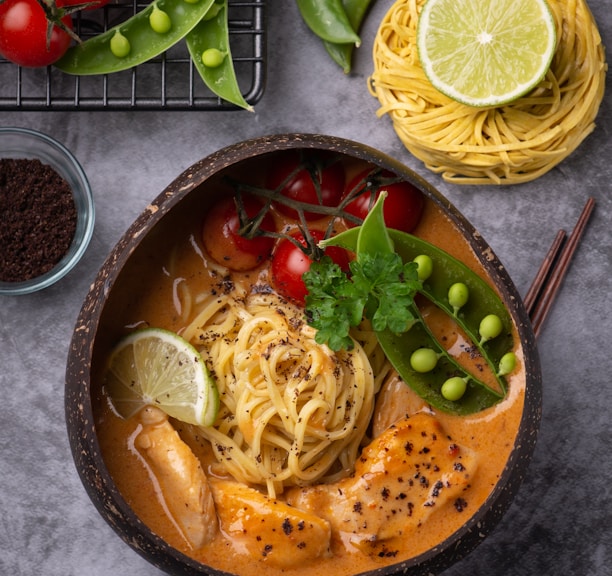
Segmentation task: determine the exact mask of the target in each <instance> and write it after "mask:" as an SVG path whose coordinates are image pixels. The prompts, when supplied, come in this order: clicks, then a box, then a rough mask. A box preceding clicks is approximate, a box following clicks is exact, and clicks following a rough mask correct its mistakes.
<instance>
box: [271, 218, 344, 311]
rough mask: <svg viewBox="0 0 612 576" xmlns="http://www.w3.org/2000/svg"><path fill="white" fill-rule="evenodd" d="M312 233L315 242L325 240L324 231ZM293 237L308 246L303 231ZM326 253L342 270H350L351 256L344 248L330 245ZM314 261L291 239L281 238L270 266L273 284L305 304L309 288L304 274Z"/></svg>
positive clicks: (289, 297) (286, 295) (286, 294)
mask: <svg viewBox="0 0 612 576" xmlns="http://www.w3.org/2000/svg"><path fill="white" fill-rule="evenodd" d="M310 234H311V236H312V238H313V239H314V240H315V242H319V241H320V240H323V237H324V234H323V232H319V231H318V230H311V231H310ZM293 238H295V239H296V240H297V241H298V242H299V243H300V244H301V245H302V246H304V247H305V246H307V242H306V240H305V239H304V236H303V235H302V234H301V233H298V234H294V235H293ZM325 255H326V256H329V257H330V258H331V259H332V260H333V261H334V262H335V263H336V264H338V266H340V268H342V270H344V271H345V272H348V270H349V262H350V258H349V255H348V252H347V251H346V250H344V248H340V247H338V246H329V247H328V248H326V249H325ZM312 262H313V260H312V258H310V257H309V256H307V255H306V254H305V253H304V251H303V250H301V249H300V248H299V247H298V246H296V245H295V244H294V243H293V242H292V241H291V240H289V239H287V238H285V239H283V240H281V241H280V242H279V244H278V246H277V247H276V249H275V250H274V254H273V255H272V264H271V266H270V272H271V275H272V284H273V285H274V288H275V289H276V291H277V292H278V293H279V294H281V295H282V296H284V297H285V298H288V299H290V300H293V301H295V302H297V303H298V304H301V305H302V306H303V305H304V299H305V297H306V294H307V290H306V285H305V284H304V280H302V275H303V274H304V272H307V271H308V270H309V269H310V265H311V264H312Z"/></svg>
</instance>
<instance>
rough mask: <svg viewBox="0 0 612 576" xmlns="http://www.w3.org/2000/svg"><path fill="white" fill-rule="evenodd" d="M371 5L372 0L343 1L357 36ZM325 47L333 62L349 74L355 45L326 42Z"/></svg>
mask: <svg viewBox="0 0 612 576" xmlns="http://www.w3.org/2000/svg"><path fill="white" fill-rule="evenodd" d="M370 4H371V0H342V5H343V7H344V11H345V12H346V16H347V18H348V21H349V23H350V25H351V26H352V28H353V30H354V31H355V32H356V33H357V34H359V30H360V29H361V24H362V23H363V20H364V18H365V15H366V14H367V12H368V9H369V7H370ZM323 45H324V46H325V50H327V53H328V54H329V55H330V56H331V58H332V60H333V61H334V62H335V63H336V64H338V66H340V68H342V70H343V71H344V73H345V74H349V73H350V71H351V68H352V65H353V53H354V51H355V43H353V42H349V43H343V44H338V43H334V42H328V41H326V40H324V41H323Z"/></svg>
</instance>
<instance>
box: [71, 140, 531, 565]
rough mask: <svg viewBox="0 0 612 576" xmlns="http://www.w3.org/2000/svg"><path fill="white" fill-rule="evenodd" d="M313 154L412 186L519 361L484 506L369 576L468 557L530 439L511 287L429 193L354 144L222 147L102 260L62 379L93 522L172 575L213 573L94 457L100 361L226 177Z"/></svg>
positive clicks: (478, 242) (501, 504)
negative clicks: (493, 299)
mask: <svg viewBox="0 0 612 576" xmlns="http://www.w3.org/2000/svg"><path fill="white" fill-rule="evenodd" d="M296 148H297V149H300V148H308V149H317V150H325V151H332V152H336V153H339V154H342V155H344V156H345V157H346V158H348V159H350V161H363V162H368V163H372V164H375V165H377V166H379V167H382V168H385V169H389V170H391V171H393V172H395V173H396V174H398V175H401V176H402V177H403V178H405V179H406V180H408V181H409V182H411V183H413V184H415V185H416V186H417V187H418V188H420V189H421V190H422V191H423V192H424V194H425V195H426V196H427V198H428V200H429V201H431V202H432V203H433V204H435V205H436V206H438V207H439V208H440V209H441V210H443V211H444V213H445V214H446V216H447V218H448V220H449V221H451V222H452V223H453V224H454V226H455V227H456V228H457V229H458V230H459V231H460V233H461V234H462V235H463V237H464V238H465V239H466V241H467V243H468V244H469V245H470V247H471V249H472V250H473V252H474V254H475V255H476V257H477V258H478V260H479V261H480V262H481V264H482V266H483V267H484V268H485V270H487V272H488V274H489V275H490V277H491V279H492V280H493V282H494V284H495V287H496V289H497V290H498V292H499V294H500V295H501V297H502V299H503V300H504V302H505V303H506V305H507V307H508V309H509V312H510V314H511V316H512V319H513V322H514V324H515V326H516V331H517V334H518V336H519V338H520V340H521V344H522V350H523V353H524V357H523V363H524V371H525V379H526V387H525V398H524V407H523V413H522V417H521V421H520V425H519V428H518V432H517V435H516V438H515V441H514V446H513V448H512V450H511V452H510V455H509V458H508V460H507V463H506V465H505V468H504V470H503V472H502V474H501V478H500V480H499V481H498V482H497V484H496V486H495V488H494V489H493V490H492V492H491V493H490V495H489V496H488V498H487V500H486V501H485V502H484V504H483V505H482V506H481V507H480V508H479V509H478V510H477V511H476V512H475V513H473V514H472V515H471V516H470V517H469V519H468V520H467V521H466V522H465V523H464V524H463V525H462V526H461V527H460V528H459V529H458V530H457V531H456V532H454V533H453V534H451V535H450V536H449V537H447V538H446V539H445V540H444V541H442V542H441V543H439V544H438V545H437V546H435V547H433V548H432V549H430V550H427V551H425V552H423V553H420V554H418V555H417V556H416V557H414V558H410V559H408V560H405V561H402V562H398V563H392V564H390V565H389V566H386V567H383V568H380V569H378V570H372V571H371V573H372V574H374V573H379V574H389V575H390V574H400V573H402V574H411V575H417V574H435V573H437V572H439V571H441V570H443V569H445V568H447V567H448V566H450V565H451V564H452V563H454V562H455V561H457V560H458V559H459V558H461V557H463V556H465V555H466V554H467V553H469V552H470V551H471V550H472V549H473V548H474V547H475V546H476V545H477V544H478V543H479V542H480V541H481V540H482V539H483V537H484V536H486V534H488V533H489V532H490V531H491V530H492V529H493V527H494V526H495V525H496V524H497V522H498V521H499V519H500V518H501V516H502V515H503V513H504V511H505V510H506V509H507V507H508V506H509V504H510V502H511V500H512V498H513V496H514V494H515V493H516V491H517V489H518V487H519V485H520V482H521V480H522V477H523V476H524V472H525V468H526V467H527V465H528V463H529V461H530V458H531V455H532V452H533V448H534V445H535V439H536V436H537V430H538V427H539V421H540V412H541V375H540V368H539V360H538V355H537V349H536V345H535V338H534V336H533V332H532V330H531V325H530V322H529V319H528V317H527V314H526V312H525V310H524V308H523V306H522V303H521V298H520V296H519V295H518V293H517V291H516V288H515V287H514V285H513V283H512V281H511V279H510V278H509V277H508V275H507V273H506V272H505V269H504V268H503V266H502V265H501V263H500V262H499V261H498V260H497V258H496V257H495V255H494V253H493V252H492V250H491V249H490V247H489V246H488V245H487V244H486V242H485V241H484V239H483V238H482V237H481V236H480V235H479V234H477V233H476V231H475V230H474V229H473V227H472V226H471V225H470V224H469V222H467V221H466V220H465V218H464V217H463V216H462V215H461V214H460V213H459V212H458V211H457V210H456V209H455V208H454V207H453V206H452V205H451V204H450V203H449V202H448V201H447V200H446V199H445V198H444V197H443V196H441V195H440V194H439V193H438V192H437V191H436V190H435V189H434V188H433V187H432V186H430V185H429V184H428V183H427V182H425V181H424V180H423V179H421V178H420V177H419V176H418V175H416V174H415V173H413V172H412V171H411V170H409V169H408V168H407V167H405V166H403V165H402V164H400V163H398V162H396V161H395V160H393V159H391V158H389V157H388V156H386V155H383V154H381V153H380V152H377V151H376V150H373V149H371V148H368V147H366V146H363V145H361V144H358V143H355V142H351V141H347V140H342V139H338V138H333V137H325V136H316V135H281V136H273V137H266V138H260V139H257V140H254V141H248V142H244V143H240V144H237V145H235V146H230V147H229V148H227V149H224V150H221V151H219V152H217V153H215V154H213V155H211V156H209V157H208V158H205V159H203V160H202V161H200V162H198V163H197V164H195V165H194V166H192V167H191V168H189V169H188V170H187V171H185V172H184V173H183V174H181V175H180V176H179V177H178V178H177V179H176V180H175V181H174V182H173V183H172V184H170V186H169V187H168V188H167V189H166V190H165V191H164V192H163V193H162V194H160V195H159V196H158V197H157V198H156V199H155V201H154V202H153V203H152V204H151V206H150V207H149V208H148V209H147V210H146V211H145V212H144V213H143V214H141V216H140V217H139V218H138V219H137V220H136V221H135V222H134V223H133V225H132V226H131V227H130V229H129V230H128V231H127V232H126V234H125V235H124V236H123V238H122V239H121V240H120V242H119V243H118V244H117V246H116V247H115V248H114V249H113V251H112V253H111V254H110V256H109V257H108V259H107V261H106V262H105V264H104V265H103V267H102V269H101V270H100V272H99V274H98V277H97V279H96V281H95V283H94V285H93V287H92V290H91V292H90V294H89V295H88V296H87V298H86V300H85V303H84V305H83V308H82V310H81V313H80V316H79V319H78V321H77V327H78V329H77V330H76V331H75V333H74V336H73V341H72V346H71V351H70V355H69V358H68V366H67V372H66V398H65V403H66V417H67V422H68V430H69V435H70V442H71V448H72V452H73V456H74V459H75V463H76V466H77V469H78V470H79V473H80V475H81V478H82V481H83V484H84V486H85V488H86V490H87V491H88V493H89V495H90V497H91V499H92V501H93V502H94V504H95V505H96V507H97V508H98V510H99V512H100V513H101V514H102V516H103V517H104V518H105V519H106V520H107V521H108V522H109V523H110V524H111V525H112V526H113V527H114V528H115V530H116V531H117V533H118V534H119V535H120V536H121V537H122V538H123V539H124V540H125V541H126V542H127V543H128V544H129V545H130V546H132V547H133V548H134V549H135V550H136V551H137V552H138V553H140V554H142V555H143V556H144V557H146V558H147V559H148V560H149V561H151V562H152V563H153V564H155V565H157V566H159V567H161V568H162V569H165V570H167V571H168V572H170V573H174V574H188V573H189V574H193V573H202V574H221V573H222V572H220V571H219V570H216V569H213V568H210V567H207V566H206V565H205V562H197V561H195V560H193V559H192V558H190V557H188V556H187V555H186V554H184V553H183V552H181V551H179V550H177V549H176V548H175V547H173V546H171V545H170V544H168V543H167V542H166V541H165V540H164V539H161V538H160V537H159V536H157V535H156V534H155V532H154V531H153V530H151V529H150V528H149V527H148V526H147V525H146V524H145V523H143V522H142V520H141V519H140V518H139V517H138V516H137V515H136V514H135V513H134V511H133V510H132V509H131V508H130V506H129V505H128V503H127V501H126V499H125V498H124V496H123V494H122V493H121V492H120V491H119V489H118V488H117V486H116V484H115V482H114V479H113V476H112V474H111V473H110V472H109V467H108V462H105V460H104V458H103V457H102V455H101V450H100V444H99V441H98V438H97V430H96V426H95V422H96V411H97V410H98V407H97V406H98V404H99V399H100V396H101V390H100V381H101V378H100V373H101V371H102V370H103V366H104V359H105V358H106V357H107V355H108V353H109V351H110V349H111V348H112V346H113V345H114V343H115V342H116V341H117V339H118V338H119V337H120V336H121V335H122V334H123V332H124V329H125V327H124V325H123V323H122V319H123V318H125V317H126V314H127V313H128V312H129V310H130V309H131V308H132V307H133V306H134V305H135V304H136V302H137V299H138V298H139V294H140V293H141V290H146V287H147V286H148V285H149V280H150V278H151V275H155V274H158V272H159V270H158V268H159V263H158V262H157V261H156V260H157V258H158V257H159V246H163V245H164V242H165V239H166V238H169V237H171V235H172V234H173V233H174V232H173V231H176V230H177V229H180V228H181V227H183V228H185V227H187V228H188V227H189V226H192V225H194V223H195V222H196V219H197V218H200V217H201V214H202V210H203V208H205V207H206V206H208V205H209V204H210V202H211V198H212V197H214V191H216V190H217V191H218V189H219V187H220V186H222V185H223V184H222V179H223V176H224V175H225V174H226V173H228V172H229V173H232V174H233V173H236V170H239V171H240V172H241V173H243V174H251V175H252V174H256V173H257V171H258V170H259V169H260V167H261V166H262V165H264V164H265V161H266V158H268V155H271V154H275V153H278V152H279V151H284V150H289V149H296Z"/></svg>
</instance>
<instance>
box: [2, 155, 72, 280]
mask: <svg viewBox="0 0 612 576" xmlns="http://www.w3.org/2000/svg"><path fill="white" fill-rule="evenodd" d="M0 221H1V222H2V225H1V226H0V246H2V251H1V252H0V280H2V281H4V282H22V281H24V280H29V279H31V278H35V277H37V276H40V275H41V274H44V273H45V272H48V271H49V270H51V269H52V268H53V267H54V266H55V265H56V264H57V263H58V262H59V261H60V260H61V259H62V257H63V256H64V254H66V252H67V251H68V248H69V247H70V244H71V243H72V239H73V238H74V234H75V232H76V223H77V210H76V205H75V203H74V198H73V196H72V190H71V188H70V185H69V184H68V182H66V180H65V179H64V178H63V177H62V176H61V175H60V174H58V173H57V172H56V171H55V169H53V168H52V167H51V166H48V165H47V164H43V163H42V162H41V161H40V160H37V159H29V158H4V159H0Z"/></svg>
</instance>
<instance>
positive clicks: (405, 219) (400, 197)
mask: <svg viewBox="0 0 612 576" xmlns="http://www.w3.org/2000/svg"><path fill="white" fill-rule="evenodd" d="M369 172H371V170H365V171H364V172H362V173H361V174H358V175H357V176H355V178H353V180H352V182H351V183H350V184H349V186H348V187H347V194H348V193H350V192H351V191H353V190H354V189H356V188H357V187H358V186H360V182H361V187H360V190H363V189H364V188H365V182H366V178H367V176H368V173H369ZM382 176H383V177H385V178H393V176H394V174H392V173H391V172H389V171H387V170H385V171H383V172H382ZM381 190H386V191H387V198H386V199H385V206H384V211H383V214H384V215H385V224H386V225H387V227H388V228H394V229H396V230H402V231H403V232H412V230H414V229H415V228H416V226H417V224H418V223H419V221H420V220H421V215H422V214H423V206H424V204H425V200H424V198H423V193H422V192H421V191H420V190H419V189H418V188H415V187H414V186H413V185H412V184H410V183H409V182H404V181H402V182H396V183H395V184H389V185H388V186H381V187H380V188H379V189H378V190H377V191H376V197H375V198H374V199H372V194H373V191H372V192H364V193H362V194H360V195H359V196H357V198H355V200H353V201H352V202H349V204H347V206H346V208H345V210H346V211H347V212H348V213H349V214H353V216H357V217H358V218H360V219H361V220H363V219H364V218H365V217H366V216H367V214H368V211H369V209H370V206H371V205H373V204H374V202H375V201H376V199H378V196H379V195H380V192H381ZM372 200H374V201H372ZM347 224H348V225H349V226H355V224H354V223H352V222H348V221H347Z"/></svg>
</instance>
